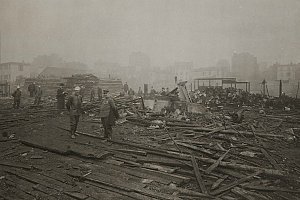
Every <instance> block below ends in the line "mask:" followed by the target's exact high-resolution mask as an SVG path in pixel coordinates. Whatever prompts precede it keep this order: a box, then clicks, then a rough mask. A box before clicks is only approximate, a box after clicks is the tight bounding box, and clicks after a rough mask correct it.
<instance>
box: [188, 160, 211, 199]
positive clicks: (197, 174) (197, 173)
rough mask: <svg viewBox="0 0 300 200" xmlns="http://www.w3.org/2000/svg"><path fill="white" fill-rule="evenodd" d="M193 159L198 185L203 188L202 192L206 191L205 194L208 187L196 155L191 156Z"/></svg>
mask: <svg viewBox="0 0 300 200" xmlns="http://www.w3.org/2000/svg"><path fill="white" fill-rule="evenodd" d="M191 161H192V164H193V167H194V173H195V176H196V179H197V182H198V185H199V187H200V189H201V192H202V193H204V194H207V189H206V187H205V184H204V181H203V179H202V176H201V174H200V170H199V167H198V163H197V161H196V159H195V157H194V156H192V157H191Z"/></svg>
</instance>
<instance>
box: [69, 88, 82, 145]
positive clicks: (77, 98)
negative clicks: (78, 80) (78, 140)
mask: <svg viewBox="0 0 300 200" xmlns="http://www.w3.org/2000/svg"><path fill="white" fill-rule="evenodd" d="M79 92H80V87H78V86H76V87H75V91H74V93H73V94H72V95H71V96H70V97H69V98H68V101H67V103H66V106H67V109H68V111H69V112H70V128H71V129H70V133H71V138H72V139H75V133H76V130H77V125H78V122H79V116H80V115H81V113H82V110H81V104H82V96H81V95H80V94H79Z"/></svg>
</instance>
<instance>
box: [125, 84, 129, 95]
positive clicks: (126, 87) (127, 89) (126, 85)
mask: <svg viewBox="0 0 300 200" xmlns="http://www.w3.org/2000/svg"><path fill="white" fill-rule="evenodd" d="M124 92H125V94H128V92H129V87H128V84H127V82H126V83H125V84H124Z"/></svg>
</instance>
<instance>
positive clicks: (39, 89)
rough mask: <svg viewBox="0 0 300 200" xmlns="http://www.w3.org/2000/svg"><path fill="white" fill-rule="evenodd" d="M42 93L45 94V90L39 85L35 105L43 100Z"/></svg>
mask: <svg viewBox="0 0 300 200" xmlns="http://www.w3.org/2000/svg"><path fill="white" fill-rule="evenodd" d="M42 94H43V90H42V88H41V86H40V85H39V86H38V87H37V88H36V90H35V100H34V104H35V105H39V104H40V102H41V98H42Z"/></svg>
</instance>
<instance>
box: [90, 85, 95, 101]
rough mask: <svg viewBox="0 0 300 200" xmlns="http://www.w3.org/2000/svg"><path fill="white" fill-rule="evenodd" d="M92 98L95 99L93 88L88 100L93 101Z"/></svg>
mask: <svg viewBox="0 0 300 200" xmlns="http://www.w3.org/2000/svg"><path fill="white" fill-rule="evenodd" d="M94 100H95V90H94V88H92V90H91V99H90V101H91V102H93V101H94Z"/></svg>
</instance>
